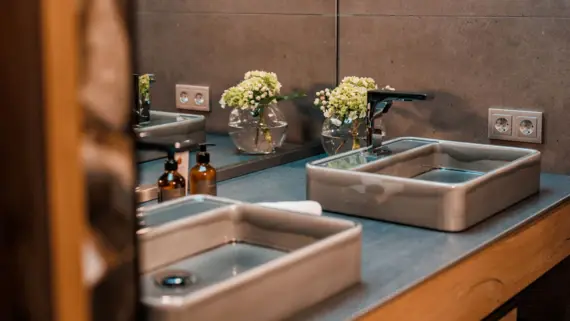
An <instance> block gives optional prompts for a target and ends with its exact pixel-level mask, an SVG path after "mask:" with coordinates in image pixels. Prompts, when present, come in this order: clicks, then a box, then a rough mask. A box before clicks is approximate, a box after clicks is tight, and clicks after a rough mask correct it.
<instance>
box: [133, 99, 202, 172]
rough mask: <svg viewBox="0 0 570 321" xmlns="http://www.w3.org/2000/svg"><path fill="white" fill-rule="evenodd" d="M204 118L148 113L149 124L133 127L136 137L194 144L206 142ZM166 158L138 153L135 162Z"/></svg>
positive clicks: (154, 153)
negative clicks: (185, 141) (160, 138)
mask: <svg viewBox="0 0 570 321" xmlns="http://www.w3.org/2000/svg"><path fill="white" fill-rule="evenodd" d="M205 126H206V118H205V117H204V116H202V115H190V114H179V113H169V112H163V111H152V110H151V111H150V122H149V123H147V124H142V125H138V126H135V127H134V128H133V129H134V131H135V134H136V135H137V136H138V137H149V136H152V137H165V136H169V137H177V138H178V139H180V140H187V139H190V140H194V141H195V142H196V143H203V142H205V141H206V132H205ZM163 157H166V155H164V153H162V152H153V151H144V152H143V151H139V152H137V160H138V161H139V162H145V161H149V160H153V159H158V158H163Z"/></svg>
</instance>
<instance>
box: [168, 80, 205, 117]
mask: <svg viewBox="0 0 570 321" xmlns="http://www.w3.org/2000/svg"><path fill="white" fill-rule="evenodd" d="M176 108H178V109H186V110H195V111H210V87H208V86H196V85H180V84H178V85H176Z"/></svg>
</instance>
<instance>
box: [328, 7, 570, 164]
mask: <svg viewBox="0 0 570 321" xmlns="http://www.w3.org/2000/svg"><path fill="white" fill-rule="evenodd" d="M339 11H340V16H341V18H340V35H339V37H340V39H339V43H340V45H339V50H340V53H339V55H340V57H339V59H340V75H341V77H342V76H346V75H359V76H370V77H374V78H375V79H376V80H377V81H378V82H379V83H380V84H390V85H391V86H393V87H395V88H397V89H406V90H420V91H421V90H428V91H433V92H435V93H436V99H435V100H434V101H431V102H428V103H425V102H421V103H415V104H409V103H405V104H400V105H398V106H395V107H394V108H392V109H391V111H390V113H389V114H387V115H386V117H385V123H386V126H387V131H388V135H389V136H402V135H417V136H425V137H434V138H443V139H452V140H464V141H470V142H480V143H488V142H489V140H488V139H487V109H488V108H489V107H490V106H497V105H498V106H506V107H513V108H520V109H530V110H540V111H543V112H545V124H544V126H545V131H544V137H545V142H544V144H543V145H530V144H529V145H521V144H519V146H526V147H530V148H537V149H540V150H541V151H542V152H543V168H544V169H545V170H547V171H554V172H560V173H568V172H569V171H570V128H569V127H570V91H569V90H568V89H567V86H568V85H570V19H568V18H570V1H568V0H552V1H532V0H519V1H496V0H464V1H452V0H434V1H422V0H386V1H375V0H360V1H350V0H340V10H339ZM493 143H496V144H508V145H515V144H514V143H503V142H499V141H493Z"/></svg>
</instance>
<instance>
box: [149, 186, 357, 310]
mask: <svg viewBox="0 0 570 321" xmlns="http://www.w3.org/2000/svg"><path fill="white" fill-rule="evenodd" d="M218 201H219V202H220V203H217V202H218ZM204 202H206V203H204ZM230 203H231V201H228V200H225V199H218V198H213V197H205V196H189V197H186V198H182V199H178V200H173V201H170V202H166V203H162V204H159V205H154V206H150V207H146V208H144V209H143V210H142V212H140V213H139V216H140V217H141V218H143V220H144V221H145V225H146V226H147V227H145V228H143V229H142V230H140V231H139V233H138V234H139V242H140V256H141V262H140V264H141V270H142V273H143V275H142V279H141V287H142V301H143V304H144V305H145V307H146V309H147V315H148V317H149V318H148V320H149V321H166V320H168V321H189V320H209V321H216V320H224V321H226V320H230V319H231V320H233V321H240V320H244V321H246V320H247V321H250V320H282V319H284V318H287V317H289V316H291V315H292V314H294V313H296V312H298V311H300V310H302V309H304V308H306V307H308V306H311V305H313V304H316V303H317V302H319V301H321V300H324V299H326V298H327V297H329V296H332V295H333V294H335V293H337V292H340V291H342V290H343V289H345V288H347V287H349V286H351V285H353V284H355V283H358V282H359V281H360V268H361V257H360V253H361V239H360V238H361V227H360V225H358V224H356V223H354V222H350V221H345V220H339V219H333V218H329V217H320V216H311V215H307V214H299V213H294V212H288V211H283V210H276V209H270V208H266V207H261V206H258V205H253V204H245V203H234V204H230ZM216 204H217V205H216ZM196 207H197V208H202V209H204V210H206V211H205V212H202V213H198V214H197V213H196V212H197V211H196ZM186 212H187V213H188V214H185V213H186ZM158 216H169V217H170V218H177V219H176V220H174V221H171V222H165V221H162V220H157V217H158ZM331 276H334V277H331Z"/></svg>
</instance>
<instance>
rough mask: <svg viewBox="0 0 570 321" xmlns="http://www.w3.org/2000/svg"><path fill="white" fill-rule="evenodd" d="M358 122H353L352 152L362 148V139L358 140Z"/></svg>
mask: <svg viewBox="0 0 570 321" xmlns="http://www.w3.org/2000/svg"><path fill="white" fill-rule="evenodd" d="M358 126H359V123H358V120H355V121H353V122H352V130H351V134H352V150H355V149H359V148H360V138H358Z"/></svg>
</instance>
